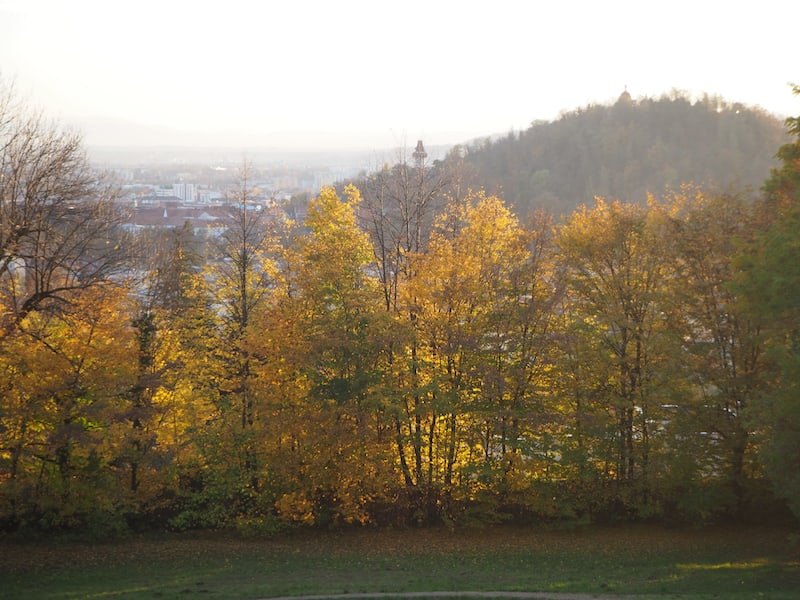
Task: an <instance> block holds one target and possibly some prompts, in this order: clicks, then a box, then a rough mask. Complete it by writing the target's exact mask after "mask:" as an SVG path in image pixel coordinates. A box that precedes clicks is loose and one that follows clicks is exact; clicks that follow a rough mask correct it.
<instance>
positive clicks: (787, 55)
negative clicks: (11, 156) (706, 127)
mask: <svg viewBox="0 0 800 600" xmlns="http://www.w3.org/2000/svg"><path fill="white" fill-rule="evenodd" d="M798 17H800V3H797V2H787V1H786V0H775V1H773V0H761V1H759V2H747V3H744V2H731V1H730V0H727V1H716V0H712V1H705V0H694V1H684V0H671V1H670V2H665V1H663V0H662V1H660V2H647V1H644V0H638V1H630V2H627V1H625V2H621V1H616V2H615V1H613V0H609V1H606V2H602V1H598V0H591V1H590V0H586V1H584V0H573V1H568V0H550V1H548V2H541V1H538V0H485V1H482V2H473V1H471V0H457V1H451V0H404V1H401V2H388V1H380V0H372V1H369V0H364V1H358V0H337V1H333V0H331V1H328V0H283V1H278V0H274V1H272V0H264V1H257V0H225V1H224V2H220V1H211V0H0V75H2V77H3V79H4V80H6V81H8V80H13V81H15V85H16V88H17V92H18V93H20V92H21V93H22V94H23V95H24V96H25V97H26V98H29V99H30V100H31V101H32V102H33V103H34V104H36V105H37V106H39V107H41V108H42V109H43V110H44V111H45V112H46V114H48V115H49V116H52V117H55V118H58V119H63V120H71V119H73V118H74V117H77V118H80V119H86V118H87V117H104V118H113V119H122V120H126V121H130V122H133V123H138V124H143V125H148V126H153V127H169V128H172V129H178V130H185V131H199V132H232V133H250V134H254V133H258V134H261V133H264V134H268V133H271V132H294V133H293V135H295V136H296V137H297V139H305V137H307V136H309V135H312V134H316V133H317V132H321V133H323V134H326V140H327V143H329V144H332V145H336V144H338V145H341V146H343V147H344V146H353V145H359V144H369V145H373V146H375V145H381V146H397V145H400V144H401V143H405V142H406V141H407V140H416V139H417V138H424V139H425V140H426V141H429V142H430V143H440V142H460V141H465V140H467V139H469V138H471V137H475V136H483V135H489V134H493V133H504V132H507V131H509V130H510V129H517V130H519V129H524V128H526V127H527V126H528V125H529V124H530V123H531V121H533V120H536V119H546V120H549V119H553V118H555V117H557V116H558V114H559V112H561V111H564V110H572V109H575V108H579V107H581V106H585V105H587V104H589V103H593V102H601V103H605V102H609V101H613V100H614V99H615V98H616V97H617V96H618V95H619V94H620V93H621V92H622V91H623V89H624V88H625V86H627V88H628V90H629V92H630V93H631V94H632V95H633V96H634V98H636V97H639V96H659V95H661V94H662V93H665V92H669V91H670V90H672V89H679V90H683V91H686V92H688V93H690V94H700V93H703V92H708V93H710V94H719V95H721V96H722V97H724V98H725V99H726V100H729V101H738V102H743V103H746V104H754V105H759V106H761V107H762V108H764V109H766V110H768V111H770V112H774V113H776V114H778V115H779V116H788V115H797V114H800V99H798V98H797V97H794V96H792V94H791V90H790V88H789V86H788V83H789V82H800V62H798V56H800V45H799V44H798V42H797V35H796V24H797V22H798ZM87 122H88V121H87ZM368 134H369V137H368ZM98 135H99V133H98V132H97V131H96V130H95V129H92V130H91V131H88V132H87V138H88V139H87V141H88V142H92V141H93V139H92V137H93V136H95V137H96V136H98ZM120 135H121V134H120ZM279 137H280V136H277V135H276V136H275V139H279ZM97 139H99V138H97ZM120 141H121V142H124V140H120ZM155 141H156V142H157V140H155Z"/></svg>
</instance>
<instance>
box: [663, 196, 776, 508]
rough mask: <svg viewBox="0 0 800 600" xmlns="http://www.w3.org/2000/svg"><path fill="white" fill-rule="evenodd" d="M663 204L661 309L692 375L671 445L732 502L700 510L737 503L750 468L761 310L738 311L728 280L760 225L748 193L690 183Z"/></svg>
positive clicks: (697, 476)
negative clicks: (669, 286) (669, 270)
mask: <svg viewBox="0 0 800 600" xmlns="http://www.w3.org/2000/svg"><path fill="white" fill-rule="evenodd" d="M664 203H665V209H666V211H665V212H664V213H663V216H664V221H663V222H662V225H663V226H664V229H663V230H662V234H663V239H664V244H663V247H664V248H665V249H669V252H668V255H669V256H670V258H671V260H672V261H673V265H674V269H675V272H674V277H675V281H676V283H677V285H675V286H673V290H672V292H671V296H672V301H671V308H668V307H665V309H666V310H670V311H671V314H672V318H673V319H674V321H673V324H674V326H675V327H677V328H678V331H680V333H681V337H682V339H683V344H682V347H683V349H684V352H683V353H681V354H680V355H679V356H680V357H681V362H682V365H683V368H682V369H681V370H680V371H676V373H675V377H676V378H677V377H678V376H679V373H683V377H684V378H685V383H686V385H685V388H684V394H683V397H682V398H681V399H679V400H676V402H675V403H674V406H675V409H674V410H673V413H674V414H673V416H672V419H674V420H675V421H682V422H683V427H682V428H681V431H680V435H681V438H680V442H678V441H677V440H676V441H675V444H674V445H675V452H676V453H677V454H681V453H683V456H684V459H685V462H684V464H686V465H688V464H689V462H691V463H693V467H692V469H693V470H694V472H693V473H691V474H690V473H686V475H687V476H688V477H689V480H690V481H694V482H695V483H702V481H703V479H708V474H710V473H713V474H715V479H719V480H722V481H723V482H724V483H725V484H726V485H727V486H729V490H730V491H731V492H732V494H731V495H732V500H731V501H730V504H731V505H730V506H725V503H724V502H721V501H718V504H717V505H716V506H707V507H706V508H705V509H703V510H705V511H707V512H709V513H713V512H731V511H736V510H738V509H741V508H742V503H743V502H744V496H745V492H746V485H747V482H748V479H750V478H752V476H753V474H754V452H753V450H754V448H753V443H752V439H751V435H750V425H749V423H748V422H747V414H748V410H750V408H751V404H752V402H753V399H754V398H755V397H756V396H757V395H758V394H759V393H760V392H759V390H760V388H761V387H762V385H763V383H762V381H761V378H762V376H763V374H764V369H765V368H766V363H765V357H764V352H763V344H762V340H761V319H758V318H755V316H754V315H748V314H747V313H746V311H744V310H742V306H741V303H740V302H739V299H738V295H737V293H736V292H735V290H734V289H733V288H732V287H731V285H730V283H731V280H732V278H733V277H734V273H735V266H734V264H733V257H734V256H735V255H736V253H737V249H738V248H739V247H741V246H742V245H743V244H747V243H749V242H750V241H751V240H752V239H753V236H754V235H755V232H756V231H757V229H758V226H759V225H758V223H759V221H758V214H757V208H756V205H755V203H754V202H753V200H752V199H751V198H748V197H747V196H746V195H745V194H743V193H738V194H737V193H730V192H729V193H720V192H714V191H704V190H702V189H699V188H696V187H692V186H684V187H683V188H682V189H681V190H680V191H678V192H674V193H673V194H672V195H670V196H668V197H667V198H665V201H664ZM687 399H692V401H687ZM689 426H690V427H691V428H690V429H689V428H688V427H689ZM675 462H678V461H675ZM671 466H672V467H673V468H674V465H671ZM668 469H669V466H668ZM703 474H705V476H704V475H703Z"/></svg>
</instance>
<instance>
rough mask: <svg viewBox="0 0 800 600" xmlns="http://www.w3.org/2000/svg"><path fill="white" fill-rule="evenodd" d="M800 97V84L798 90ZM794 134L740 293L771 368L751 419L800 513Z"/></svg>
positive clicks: (798, 206)
mask: <svg viewBox="0 0 800 600" xmlns="http://www.w3.org/2000/svg"><path fill="white" fill-rule="evenodd" d="M793 92H794V94H795V95H798V96H800V86H797V85H795V86H793ZM786 125H787V127H788V129H789V132H790V133H791V134H792V135H794V136H795V140H794V141H793V142H792V143H789V144H786V145H785V146H783V147H781V149H780V150H779V152H778V157H779V158H780V160H781V165H780V167H779V168H776V169H774V170H773V172H772V174H771V176H770V178H769V179H768V180H767V182H766V183H765V185H764V203H763V206H764V217H765V220H766V222H767V226H766V227H764V228H763V229H762V231H760V232H759V234H758V236H757V237H756V239H755V240H754V241H753V243H751V244H743V245H742V246H741V248H740V251H739V253H738V256H737V257H736V267H737V272H736V275H735V279H734V284H733V285H734V289H735V290H736V291H737V292H738V293H739V294H740V306H741V309H742V310H743V311H745V314H747V315H748V316H750V317H751V318H754V319H757V320H758V321H760V322H761V323H762V327H763V329H762V340H763V344H764V348H765V354H766V357H767V360H768V365H769V366H770V369H769V370H768V371H767V372H766V373H764V374H763V376H762V382H763V384H764V385H763V388H762V389H761V390H760V393H759V394H758V395H757V397H756V398H755V399H754V401H753V406H752V410H751V411H750V412H749V422H750V423H752V426H753V427H754V428H755V430H756V433H757V439H758V441H759V443H760V444H761V449H760V454H761V457H762V460H763V462H764V466H765V469H766V471H767V474H768V475H769V476H770V478H771V480H772V482H773V484H774V488H775V492H776V493H777V495H778V496H780V497H782V498H784V499H785V500H786V502H787V504H788V506H789V507H790V508H791V510H792V511H793V513H794V514H795V515H796V516H800V502H798V498H799V497H800V496H799V495H798V494H799V493H800V477H798V473H799V472H800V469H798V467H800V465H799V464H798V457H800V411H798V406H799V405H798V402H797V385H798V383H797V382H798V381H800V378H799V376H800V351H798V348H800V343H799V342H798V340H799V339H800V334H799V332H800V314H799V313H798V308H797V300H796V299H797V297H798V290H800V271H798V265H799V264H800V261H798V255H799V254H800V252H799V249H800V238H798V233H797V232H798V231H799V230H800V229H798V228H799V227H800V202H798V201H800V118H797V117H793V118H789V119H787V121H786Z"/></svg>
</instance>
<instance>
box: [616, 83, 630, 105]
mask: <svg viewBox="0 0 800 600" xmlns="http://www.w3.org/2000/svg"><path fill="white" fill-rule="evenodd" d="M617 104H633V98H631V95H630V94H629V93H628V86H625V90H624V91H623V92H622V93H621V94H620V95H619V98H618V99H617Z"/></svg>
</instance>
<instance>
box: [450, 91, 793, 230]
mask: <svg viewBox="0 0 800 600" xmlns="http://www.w3.org/2000/svg"><path fill="white" fill-rule="evenodd" d="M787 141H788V137H787V135H786V132H785V129H784V126H783V122H782V120H781V119H779V118H778V117H776V116H774V115H771V114H769V113H767V112H765V111H763V110H762V109H760V108H753V107H748V106H744V105H741V104H731V103H728V102H725V101H723V100H721V99H719V98H716V97H705V98H703V99H702V100H691V99H690V98H688V97H686V96H684V95H681V94H677V93H673V94H672V95H669V96H662V97H661V98H659V99H649V98H645V99H640V100H633V99H632V98H631V97H630V95H629V94H628V93H627V91H626V92H624V93H623V94H622V95H621V96H620V98H619V99H618V100H617V102H615V103H614V104H612V105H592V106H588V107H586V108H582V109H578V110H575V111H572V112H569V113H565V114H564V115H562V116H561V118H559V119H558V120H556V121H553V122H536V123H534V124H533V125H532V126H531V127H529V128H528V129H527V130H525V131H522V132H512V133H509V134H508V135H507V136H505V137H502V138H500V139H496V140H494V141H489V140H483V141H479V142H475V143H472V144H471V145H468V146H466V147H460V148H458V149H456V150H455V151H454V152H460V153H461V155H462V156H463V157H464V159H465V161H466V162H467V164H468V165H469V166H470V168H469V172H470V175H469V179H470V182H471V184H472V185H473V186H476V187H480V188H482V189H485V190H486V191H487V192H490V193H495V194H498V195H499V196H501V197H502V198H503V199H504V200H505V201H506V202H507V203H508V204H510V205H512V206H513V207H514V208H515V210H516V212H517V213H518V214H520V215H525V214H528V213H530V212H532V211H534V210H537V209H539V208H545V209H547V210H549V211H552V212H554V213H556V214H560V213H569V212H571V211H572V210H573V209H574V208H575V207H576V206H578V205H580V204H584V203H591V202H592V201H593V198H594V197H595V196H602V197H604V198H606V199H619V200H623V201H627V202H635V203H639V202H643V201H644V200H645V199H646V197H647V194H648V193H654V194H661V193H662V192H664V191H665V190H666V188H667V187H675V186H678V185H679V184H681V183H687V182H693V183H697V184H703V185H716V186H718V187H723V188H725V187H729V186H731V185H734V186H737V187H740V188H741V187H747V186H751V187H753V188H759V187H760V186H761V184H762V183H763V182H764V180H765V179H766V178H767V176H768V175H769V171H770V168H771V167H773V166H775V164H776V161H775V158H774V157H775V153H776V152H777V150H778V148H779V147H780V146H781V145H782V144H784V143H786V142H787Z"/></svg>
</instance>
